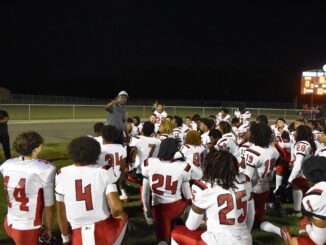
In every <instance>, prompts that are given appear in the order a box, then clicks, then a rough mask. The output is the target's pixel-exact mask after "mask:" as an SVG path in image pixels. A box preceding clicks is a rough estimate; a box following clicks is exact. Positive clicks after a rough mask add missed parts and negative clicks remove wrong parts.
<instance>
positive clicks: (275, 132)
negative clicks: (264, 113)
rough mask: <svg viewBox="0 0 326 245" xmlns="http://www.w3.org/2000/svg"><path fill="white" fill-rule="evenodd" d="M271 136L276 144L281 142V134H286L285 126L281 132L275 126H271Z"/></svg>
mask: <svg viewBox="0 0 326 245" xmlns="http://www.w3.org/2000/svg"><path fill="white" fill-rule="evenodd" d="M271 129H272V132H273V136H274V139H275V141H276V142H283V138H282V134H283V132H284V131H286V132H288V128H287V125H284V128H283V131H282V130H280V129H279V128H278V127H276V125H272V126H271Z"/></svg>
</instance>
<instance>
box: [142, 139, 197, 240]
mask: <svg viewBox="0 0 326 245" xmlns="http://www.w3.org/2000/svg"><path fill="white" fill-rule="evenodd" d="M176 152H178V144H177V142H176V140H175V139H172V138H167V139H165V140H163V141H162V143H161V146H160V150H159V153H158V158H149V159H147V160H146V161H145V167H144V168H143V170H142V174H143V176H144V179H143V186H144V189H143V201H144V212H145V218H146V219H148V218H149V216H150V213H152V215H153V218H154V227H155V232H156V237H157V240H158V242H159V244H162V245H163V244H168V242H169V240H170V237H171V230H172V225H173V220H175V219H176V218H178V217H180V216H181V215H182V214H183V212H184V211H185V209H186V207H187V206H188V204H189V201H190V198H191V192H190V185H189V180H190V178H191V165H190V164H189V163H186V162H185V161H184V160H183V159H175V154H176ZM180 155H181V154H180ZM150 190H151V191H152V205H151V206H150V204H149V200H150ZM182 197H183V198H182ZM151 211H152V212H151Z"/></svg>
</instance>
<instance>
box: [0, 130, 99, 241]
mask: <svg viewBox="0 0 326 245" xmlns="http://www.w3.org/2000/svg"><path fill="white" fill-rule="evenodd" d="M87 138H89V137H87ZM89 139H90V140H93V139H91V138H89ZM42 144H43V138H42V137H41V136H40V135H39V134H38V133H36V132H26V133H22V134H20V135H18V136H17V138H16V139H15V141H14V143H13V147H14V149H15V151H16V152H18V153H19V154H20V157H18V158H12V159H9V160H7V161H5V162H4V163H3V164H2V165H1V166H0V172H1V174H2V175H3V178H4V188H5V191H6V193H7V207H8V213H7V215H6V217H5V222H4V227H5V231H6V233H7V235H8V236H9V237H11V238H12V239H13V240H14V242H15V244H18V245H24V244H31V245H37V244H38V239H39V233H40V227H41V225H42V221H43V213H44V220H45V225H46V229H45V234H43V235H44V237H45V238H46V240H50V239H51V237H52V224H53V215H54V200H53V195H54V193H53V186H54V176H55V166H54V165H53V164H52V163H50V162H48V161H44V160H41V159H38V158H37V156H38V155H39V153H40V152H41V151H42Z"/></svg>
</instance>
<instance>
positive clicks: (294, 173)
mask: <svg viewBox="0 0 326 245" xmlns="http://www.w3.org/2000/svg"><path fill="white" fill-rule="evenodd" d="M303 159H304V156H303V155H301V154H296V158H295V161H294V163H293V169H292V172H291V175H290V177H289V180H288V181H289V182H290V183H291V182H292V181H293V180H294V179H295V178H296V177H298V175H299V173H300V171H301V168H302V162H303Z"/></svg>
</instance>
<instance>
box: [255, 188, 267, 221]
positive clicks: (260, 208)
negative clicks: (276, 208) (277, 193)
mask: <svg viewBox="0 0 326 245" xmlns="http://www.w3.org/2000/svg"><path fill="white" fill-rule="evenodd" d="M268 197H269V192H268V191H266V192H263V193H253V198H254V202H255V222H254V223H255V224H260V223H261V222H262V221H263V219H264V214H265V203H266V201H267V200H268Z"/></svg>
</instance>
